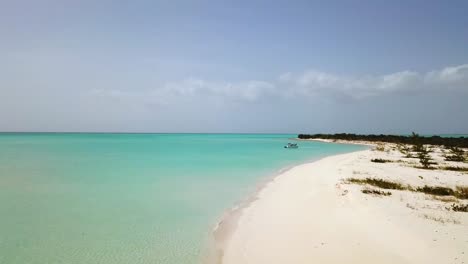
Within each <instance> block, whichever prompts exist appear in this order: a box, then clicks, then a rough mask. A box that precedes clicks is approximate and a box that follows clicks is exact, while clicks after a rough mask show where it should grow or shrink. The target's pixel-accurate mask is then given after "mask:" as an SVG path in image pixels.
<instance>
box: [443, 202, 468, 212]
mask: <svg viewBox="0 0 468 264" xmlns="http://www.w3.org/2000/svg"><path fill="white" fill-rule="evenodd" d="M447 209H452V210H453V211H455V212H465V213H468V204H452V206H451V208H447Z"/></svg>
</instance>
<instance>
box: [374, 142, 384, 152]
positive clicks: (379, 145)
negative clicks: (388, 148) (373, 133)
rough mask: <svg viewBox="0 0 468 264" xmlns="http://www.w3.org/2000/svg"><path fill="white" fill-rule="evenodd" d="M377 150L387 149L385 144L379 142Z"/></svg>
mask: <svg viewBox="0 0 468 264" xmlns="http://www.w3.org/2000/svg"><path fill="white" fill-rule="evenodd" d="M375 150H376V151H385V144H383V143H379V144H377V146H375Z"/></svg>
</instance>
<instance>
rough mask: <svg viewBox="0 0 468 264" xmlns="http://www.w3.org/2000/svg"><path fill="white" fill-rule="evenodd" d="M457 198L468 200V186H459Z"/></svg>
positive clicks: (456, 192)
mask: <svg viewBox="0 0 468 264" xmlns="http://www.w3.org/2000/svg"><path fill="white" fill-rule="evenodd" d="M455 196H456V197H457V198H460V199H468V186H457V188H456V191H455Z"/></svg>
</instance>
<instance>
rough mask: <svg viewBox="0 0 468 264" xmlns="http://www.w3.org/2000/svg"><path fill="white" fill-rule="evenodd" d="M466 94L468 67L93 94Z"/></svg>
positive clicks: (312, 74) (187, 83) (197, 82)
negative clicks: (439, 92)
mask: <svg viewBox="0 0 468 264" xmlns="http://www.w3.org/2000/svg"><path fill="white" fill-rule="evenodd" d="M437 90H440V91H445V90H465V91H468V64H464V65H459V66H453V67H446V68H443V69H441V70H437V71H430V72H427V73H418V72H413V71H401V72H396V73H391V74H386V75H365V76H345V75H338V74H333V73H326V72H321V71H316V70H307V71H304V72H303V73H300V74H294V73H290V72H288V73H285V74H282V75H280V76H279V77H278V78H277V79H276V80H273V81H270V82H268V81H257V80H251V81H245V82H211V81H207V80H204V79H200V78H188V79H185V80H181V81H176V82H167V83H165V84H163V85H162V86H157V87H155V88H153V89H147V90H143V91H137V92H129V91H120V90H116V89H112V90H107V92H106V91H103V90H99V92H98V93H95V94H98V95H104V94H107V95H108V96H109V97H123V96H125V97H131V98H141V99H142V100H144V101H146V102H151V103H157V104H168V103H171V101H173V100H180V99H181V98H196V97H203V98H205V99H206V98H208V97H222V98H228V99H232V100H242V101H248V102H254V101H257V100H260V99H261V98H263V97H266V96H274V97H281V98H296V97H318V96H320V97H326V96H329V97H333V98H349V99H363V98H368V97H373V96H382V95H388V94H402V95H404V94H418V93H427V92H433V91H437Z"/></svg>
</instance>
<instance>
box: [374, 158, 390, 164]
mask: <svg viewBox="0 0 468 264" xmlns="http://www.w3.org/2000/svg"><path fill="white" fill-rule="evenodd" d="M371 161H372V162H375V163H387V162H393V161H391V160H386V159H371Z"/></svg>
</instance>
